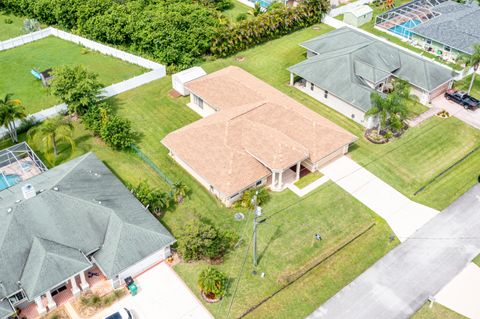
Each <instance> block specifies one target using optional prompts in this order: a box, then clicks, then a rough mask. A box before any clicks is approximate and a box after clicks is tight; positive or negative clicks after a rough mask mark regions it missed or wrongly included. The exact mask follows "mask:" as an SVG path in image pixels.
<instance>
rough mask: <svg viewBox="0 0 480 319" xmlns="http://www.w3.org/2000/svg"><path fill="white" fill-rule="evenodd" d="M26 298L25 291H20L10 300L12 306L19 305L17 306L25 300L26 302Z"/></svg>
mask: <svg viewBox="0 0 480 319" xmlns="http://www.w3.org/2000/svg"><path fill="white" fill-rule="evenodd" d="M26 298H27V297H26V296H25V294H24V293H23V291H21V290H20V291H19V292H17V293H16V294H14V295H13V296H11V297H9V298H8V299H9V300H10V302H11V303H12V305H17V304H19V303H21V302H22V301H23V300H25V299H26Z"/></svg>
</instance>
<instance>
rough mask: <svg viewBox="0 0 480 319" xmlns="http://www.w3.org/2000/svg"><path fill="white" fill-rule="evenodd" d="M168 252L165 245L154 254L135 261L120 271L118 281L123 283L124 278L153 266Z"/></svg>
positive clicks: (168, 249)
mask: <svg viewBox="0 0 480 319" xmlns="http://www.w3.org/2000/svg"><path fill="white" fill-rule="evenodd" d="M169 254H170V247H166V248H165V249H162V250H159V251H157V252H155V253H154V254H152V255H150V256H148V257H147V258H145V259H143V260H141V261H140V262H138V263H136V264H135V265H133V266H132V267H130V268H128V269H127V270H125V271H123V272H121V273H120V274H119V275H118V277H119V279H120V282H121V283H123V281H124V279H125V278H127V277H136V276H138V275H139V274H141V273H142V272H144V271H145V270H147V269H148V268H150V267H152V266H154V265H155V264H157V263H159V262H160V261H162V260H164V259H165V258H166V256H168V255H169Z"/></svg>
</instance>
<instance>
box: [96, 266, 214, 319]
mask: <svg viewBox="0 0 480 319" xmlns="http://www.w3.org/2000/svg"><path fill="white" fill-rule="evenodd" d="M135 282H136V283H137V286H138V288H139V292H138V294H137V295H136V296H130V295H128V296H127V297H125V298H123V299H121V300H120V301H119V302H117V303H115V304H114V305H113V306H112V307H110V308H109V309H106V310H105V311H103V312H101V313H100V314H98V315H97V316H95V318H94V319H103V318H105V316H107V315H109V314H111V313H113V312H115V311H116V310H117V309H121V308H127V309H131V310H132V312H133V313H134V315H135V318H136V319H163V318H165V319H167V318H168V319H187V318H188V319H212V318H213V316H212V315H211V314H210V313H209V312H208V310H207V309H206V308H205V307H204V306H203V304H202V303H201V302H200V301H199V300H198V299H197V298H196V297H195V295H194V294H193V293H192V291H191V290H190V289H189V288H188V287H187V286H186V285H185V283H184V282H183V281H182V279H181V278H180V277H178V275H177V274H176V273H175V271H173V269H171V268H170V266H168V265H167V264H166V263H164V262H162V263H160V264H158V265H157V266H155V267H153V268H151V269H149V270H147V271H146V272H144V273H143V274H141V275H140V276H138V277H137V278H135Z"/></svg>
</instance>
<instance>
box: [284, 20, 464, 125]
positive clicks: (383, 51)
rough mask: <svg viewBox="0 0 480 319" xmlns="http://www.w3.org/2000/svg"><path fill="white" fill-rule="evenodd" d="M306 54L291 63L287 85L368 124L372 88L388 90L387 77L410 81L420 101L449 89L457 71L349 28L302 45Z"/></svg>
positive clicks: (389, 86) (430, 99)
mask: <svg viewBox="0 0 480 319" xmlns="http://www.w3.org/2000/svg"><path fill="white" fill-rule="evenodd" d="M301 46H302V47H304V48H305V49H306V50H307V52H306V56H307V59H306V60H304V61H302V62H300V63H298V64H296V65H293V66H291V67H290V68H289V69H288V70H289V71H290V85H292V86H295V87H296V88H298V89H299V90H301V91H303V92H305V93H306V94H308V95H310V96H312V97H313V98H315V99H317V100H318V101H320V102H322V103H323V104H325V105H327V106H329V107H331V108H332V109H334V110H336V111H338V112H339V113H341V114H343V115H345V116H347V117H349V118H351V119H352V120H354V121H356V122H358V123H360V124H362V125H363V126H365V127H367V128H371V127H374V126H375V125H376V119H375V118H373V117H369V118H368V117H367V118H366V117H365V113H366V112H367V111H368V110H369V109H370V108H371V107H372V102H371V100H370V95H371V94H372V92H379V93H380V94H383V93H388V92H390V91H391V90H392V89H393V84H392V82H393V81H394V80H395V79H402V80H405V81H407V82H409V83H410V85H411V93H412V94H413V95H415V96H417V97H418V99H419V101H420V102H421V103H423V104H429V103H430V102H431V101H432V99H433V98H435V97H436V96H439V95H440V94H443V93H444V92H445V91H446V90H447V89H449V88H450V87H451V86H452V84H453V80H454V77H455V76H456V75H457V74H456V73H455V72H454V71H453V70H452V69H450V68H448V67H445V66H443V65H440V64H439V63H434V62H432V61H430V60H427V59H425V58H423V57H421V56H419V55H418V54H414V53H412V52H410V51H408V50H406V49H403V48H399V47H396V46H393V45H391V44H389V43H387V42H385V41H382V40H379V39H377V38H375V37H372V36H370V35H369V34H367V33H365V32H361V31H358V30H356V29H353V28H350V27H343V28H340V29H337V30H334V31H332V32H329V33H327V34H324V35H322V36H319V37H316V38H314V39H312V40H309V41H307V42H304V43H302V44H301Z"/></svg>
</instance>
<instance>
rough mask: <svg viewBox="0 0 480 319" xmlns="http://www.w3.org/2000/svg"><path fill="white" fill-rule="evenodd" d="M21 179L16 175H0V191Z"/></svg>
mask: <svg viewBox="0 0 480 319" xmlns="http://www.w3.org/2000/svg"><path fill="white" fill-rule="evenodd" d="M21 181H22V179H21V178H20V176H18V175H14V174H12V175H0V191H2V190H4V189H6V188H9V187H10V186H13V185H15V184H17V183H18V182H21ZM7 182H8V184H7Z"/></svg>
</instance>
